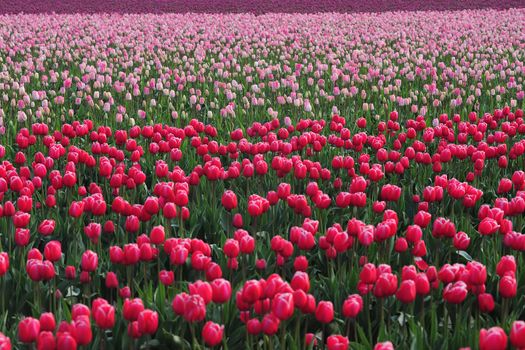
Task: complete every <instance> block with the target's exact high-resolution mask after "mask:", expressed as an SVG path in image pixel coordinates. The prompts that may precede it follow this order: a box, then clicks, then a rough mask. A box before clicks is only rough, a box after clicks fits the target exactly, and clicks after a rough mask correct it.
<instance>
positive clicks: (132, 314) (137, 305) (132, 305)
mask: <svg viewBox="0 0 525 350" xmlns="http://www.w3.org/2000/svg"><path fill="white" fill-rule="evenodd" d="M142 311H144V303H143V302H142V300H141V299H139V298H136V299H126V300H124V304H123V306H122V316H124V319H126V320H128V321H136V320H137V319H138V317H139V314H140V313H141V312H142Z"/></svg>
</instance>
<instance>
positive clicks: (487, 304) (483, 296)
mask: <svg viewBox="0 0 525 350" xmlns="http://www.w3.org/2000/svg"><path fill="white" fill-rule="evenodd" d="M478 305H479V310H480V311H481V312H492V311H493V310H494V298H493V297H492V294H489V293H480V294H478Z"/></svg>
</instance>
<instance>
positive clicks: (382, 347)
mask: <svg viewBox="0 0 525 350" xmlns="http://www.w3.org/2000/svg"><path fill="white" fill-rule="evenodd" d="M374 350H394V344H392V343H391V342H389V341H385V342H382V343H377V344H376V345H375V346H374Z"/></svg>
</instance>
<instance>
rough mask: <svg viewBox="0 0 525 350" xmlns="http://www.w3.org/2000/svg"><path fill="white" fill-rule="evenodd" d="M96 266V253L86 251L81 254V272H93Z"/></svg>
mask: <svg viewBox="0 0 525 350" xmlns="http://www.w3.org/2000/svg"><path fill="white" fill-rule="evenodd" d="M97 265H98V255H97V253H95V252H93V251H91V250H86V251H85V252H84V253H83V254H82V261H81V264H80V266H81V268H82V270H83V271H86V272H93V271H95V270H96V269H97Z"/></svg>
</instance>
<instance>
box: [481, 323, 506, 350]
mask: <svg viewBox="0 0 525 350" xmlns="http://www.w3.org/2000/svg"><path fill="white" fill-rule="evenodd" d="M506 348H507V335H506V334H505V331H504V330H503V329H501V328H500V327H492V328H489V329H488V330H487V329H484V328H483V329H481V331H480V332H479V349H480V350H505V349H506Z"/></svg>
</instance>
